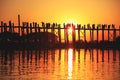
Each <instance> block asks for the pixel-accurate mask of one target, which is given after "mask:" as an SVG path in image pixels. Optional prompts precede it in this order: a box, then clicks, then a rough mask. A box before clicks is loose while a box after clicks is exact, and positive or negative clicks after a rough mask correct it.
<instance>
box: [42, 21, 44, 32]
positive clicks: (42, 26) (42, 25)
mask: <svg viewBox="0 0 120 80" xmlns="http://www.w3.org/2000/svg"><path fill="white" fill-rule="evenodd" d="M42 27H43V32H45V23H44V22H42Z"/></svg>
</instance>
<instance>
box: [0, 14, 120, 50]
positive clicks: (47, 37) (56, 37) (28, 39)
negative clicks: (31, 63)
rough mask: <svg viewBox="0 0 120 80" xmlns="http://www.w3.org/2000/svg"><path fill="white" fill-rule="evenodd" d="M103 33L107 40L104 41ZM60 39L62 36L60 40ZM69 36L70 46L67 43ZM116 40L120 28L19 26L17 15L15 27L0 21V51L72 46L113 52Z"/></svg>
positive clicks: (118, 40) (52, 25)
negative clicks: (88, 38)
mask: <svg viewBox="0 0 120 80" xmlns="http://www.w3.org/2000/svg"><path fill="white" fill-rule="evenodd" d="M70 27H71V28H72V33H71V34H69V33H68V29H69V28H70ZM76 32H77V33H76ZM87 32H89V34H87ZM106 32H107V40H105V37H106V36H105V34H106ZM100 33H101V35H100ZM95 34H96V35H95ZM62 35H64V39H63V38H62ZM70 35H71V37H72V42H70V41H69V36H70ZM87 36H89V37H90V40H89V41H88V40H87ZM100 36H102V40H100V39H99V37H100ZM119 36H120V26H119V28H118V29H116V28H115V25H114V24H110V25H107V24H97V25H95V24H92V25H90V24H87V25H83V26H82V25H81V24H77V26H76V25H75V24H73V23H67V24H63V27H61V25H60V24H57V23H53V24H50V23H44V22H42V26H40V25H39V24H38V23H37V22H32V23H29V22H22V25H21V21H20V15H18V26H15V25H14V23H12V21H9V24H7V23H4V22H3V21H1V25H0V45H2V46H0V47H7V46H8V47H10V46H12V47H11V48H16V46H19V47H24V48H25V47H31V48H36V47H38V48H42V47H44V48H46V47H56V48H57V47H58V48H59V47H71V46H72V47H73V46H74V47H83V48H92V47H94V48H104V47H107V48H116V47H118V46H119V44H120V37H119ZM76 37H78V39H76ZM95 37H96V39H95ZM62 40H63V41H64V42H62Z"/></svg>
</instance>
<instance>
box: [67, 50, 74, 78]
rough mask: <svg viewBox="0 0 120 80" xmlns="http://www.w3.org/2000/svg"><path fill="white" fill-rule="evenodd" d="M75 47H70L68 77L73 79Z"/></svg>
mask: <svg viewBox="0 0 120 80" xmlns="http://www.w3.org/2000/svg"><path fill="white" fill-rule="evenodd" d="M72 59H73V49H68V79H72V66H73V65H72V63H73V62H72Z"/></svg>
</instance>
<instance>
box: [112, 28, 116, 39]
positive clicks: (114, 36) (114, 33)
mask: <svg viewBox="0 0 120 80" xmlns="http://www.w3.org/2000/svg"><path fill="white" fill-rule="evenodd" d="M115 39H116V29H114V32H113V40H114V41H115Z"/></svg>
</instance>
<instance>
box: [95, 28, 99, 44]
mask: <svg viewBox="0 0 120 80" xmlns="http://www.w3.org/2000/svg"><path fill="white" fill-rule="evenodd" d="M96 32H97V43H98V40H99V39H98V38H99V37H98V36H99V33H98V26H97V31H96Z"/></svg>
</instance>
